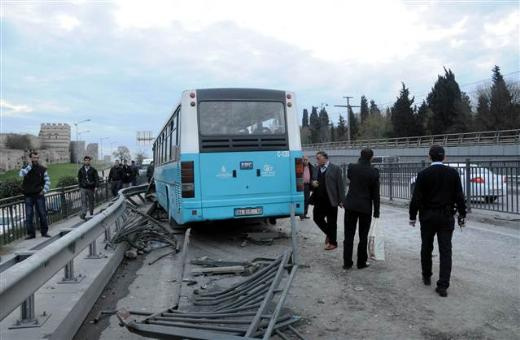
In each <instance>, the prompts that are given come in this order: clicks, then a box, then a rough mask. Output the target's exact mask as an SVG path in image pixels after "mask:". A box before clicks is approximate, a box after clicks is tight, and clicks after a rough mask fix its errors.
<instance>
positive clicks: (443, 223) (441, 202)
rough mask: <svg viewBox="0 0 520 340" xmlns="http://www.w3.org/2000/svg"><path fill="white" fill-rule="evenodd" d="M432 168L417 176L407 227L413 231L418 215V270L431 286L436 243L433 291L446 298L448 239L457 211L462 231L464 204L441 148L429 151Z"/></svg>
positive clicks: (449, 245) (448, 255)
mask: <svg viewBox="0 0 520 340" xmlns="http://www.w3.org/2000/svg"><path fill="white" fill-rule="evenodd" d="M429 155H430V159H431V160H432V163H431V166H429V167H428V168H426V169H424V170H422V171H421V172H419V174H418V175H417V179H416V181H415V189H414V192H413V195H412V200H411V202H410V225H411V226H412V227H415V221H416V216H417V212H419V220H420V222H421V240H422V245H421V266H422V277H423V283H424V284H425V285H427V286H429V285H431V276H432V251H433V240H434V237H435V234H437V242H438V243H439V255H440V256H439V261H440V270H439V280H438V281H437V288H436V289H435V291H436V292H437V293H438V294H439V295H440V296H442V297H446V296H448V292H447V289H448V287H449V286H450V275H451V239H452V236H453V230H454V228H455V219H454V214H455V210H457V211H458V213H459V216H458V224H459V226H460V227H461V228H462V227H464V219H465V217H466V202H465V201H464V193H463V191H462V184H461V182H460V176H459V173H458V171H457V170H455V169H453V168H450V167H448V166H445V165H444V164H443V163H442V162H443V161H444V148H443V147H442V146H439V145H433V146H432V147H431V148H430V152H429Z"/></svg>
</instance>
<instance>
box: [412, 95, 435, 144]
mask: <svg viewBox="0 0 520 340" xmlns="http://www.w3.org/2000/svg"><path fill="white" fill-rule="evenodd" d="M415 118H416V126H417V134H418V135H419V136H422V135H429V134H430V131H429V130H428V128H429V120H430V118H431V111H430V108H429V107H428V105H427V104H426V101H424V100H423V101H422V103H421V106H419V108H418V109H417V114H416V117H415Z"/></svg>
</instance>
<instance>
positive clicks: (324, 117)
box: [319, 107, 330, 143]
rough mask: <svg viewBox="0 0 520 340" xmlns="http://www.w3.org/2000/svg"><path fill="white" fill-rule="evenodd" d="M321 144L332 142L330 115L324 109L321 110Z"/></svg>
mask: <svg viewBox="0 0 520 340" xmlns="http://www.w3.org/2000/svg"><path fill="white" fill-rule="evenodd" d="M319 119H320V142H321V143H323V142H328V141H330V128H329V124H330V121H329V114H328V113H327V110H325V108H324V107H322V108H321V110H320V114H319Z"/></svg>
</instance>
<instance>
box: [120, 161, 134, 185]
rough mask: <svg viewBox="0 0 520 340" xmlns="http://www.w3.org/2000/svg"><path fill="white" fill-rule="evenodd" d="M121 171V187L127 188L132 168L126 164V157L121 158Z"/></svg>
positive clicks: (130, 180) (130, 179)
mask: <svg viewBox="0 0 520 340" xmlns="http://www.w3.org/2000/svg"><path fill="white" fill-rule="evenodd" d="M121 171H122V173H123V174H122V177H121V182H122V184H123V185H122V187H123V188H128V187H129V186H130V183H131V182H132V168H131V167H130V165H128V161H127V160H126V159H124V160H123V166H122V168H121Z"/></svg>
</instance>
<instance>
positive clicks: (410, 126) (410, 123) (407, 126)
mask: <svg viewBox="0 0 520 340" xmlns="http://www.w3.org/2000/svg"><path fill="white" fill-rule="evenodd" d="M409 96H410V91H409V90H408V89H407V88H406V86H405V85H404V83H402V88H401V91H400V92H399V97H397V100H396V102H395V103H394V105H393V106H392V126H393V134H394V137H407V136H413V135H415V134H416V130H417V125H416V119H415V115H414V110H413V108H412V105H413V102H414V97H412V98H410V97H409Z"/></svg>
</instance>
